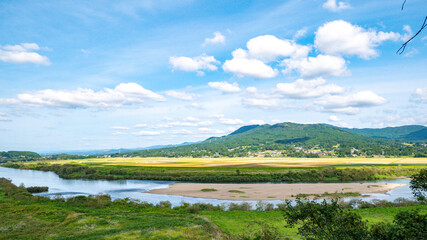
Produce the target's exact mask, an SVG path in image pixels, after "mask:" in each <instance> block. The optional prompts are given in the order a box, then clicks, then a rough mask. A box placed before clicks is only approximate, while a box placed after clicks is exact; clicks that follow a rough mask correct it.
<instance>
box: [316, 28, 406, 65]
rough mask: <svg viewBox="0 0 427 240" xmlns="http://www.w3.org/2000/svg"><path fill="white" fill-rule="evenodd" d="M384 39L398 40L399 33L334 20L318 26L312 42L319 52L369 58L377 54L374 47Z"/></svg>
mask: <svg viewBox="0 0 427 240" xmlns="http://www.w3.org/2000/svg"><path fill="white" fill-rule="evenodd" d="M386 40H393V41H398V40H400V34H399V33H394V32H382V31H380V32H376V31H375V30H373V29H369V30H366V29H364V28H362V27H359V26H357V25H352V24H351V23H349V22H346V21H343V20H336V21H332V22H328V23H325V24H324V25H323V26H321V27H319V29H318V30H317V32H316V37H315V40H314V44H315V46H316V47H317V48H318V49H319V50H320V51H321V52H323V53H326V54H329V55H347V56H352V55H356V56H359V57H360V58H363V59H370V58H373V57H376V56H378V52H377V50H376V49H375V47H377V46H378V45H379V44H381V43H382V42H383V41H386Z"/></svg>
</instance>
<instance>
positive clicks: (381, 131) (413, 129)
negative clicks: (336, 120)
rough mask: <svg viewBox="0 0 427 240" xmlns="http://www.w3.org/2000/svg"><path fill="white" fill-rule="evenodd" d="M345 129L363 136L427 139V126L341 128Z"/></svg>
mask: <svg viewBox="0 0 427 240" xmlns="http://www.w3.org/2000/svg"><path fill="white" fill-rule="evenodd" d="M341 129H342V130H344V131H347V132H352V133H356V134H359V135H362V136H368V137H373V138H384V139H396V140H406V141H427V127H424V126H421V125H408V126H401V127H386V128H341Z"/></svg>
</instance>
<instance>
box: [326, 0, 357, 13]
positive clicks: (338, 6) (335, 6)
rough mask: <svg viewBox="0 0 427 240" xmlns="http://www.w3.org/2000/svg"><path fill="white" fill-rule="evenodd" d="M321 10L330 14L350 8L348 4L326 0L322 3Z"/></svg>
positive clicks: (335, 0)
mask: <svg viewBox="0 0 427 240" xmlns="http://www.w3.org/2000/svg"><path fill="white" fill-rule="evenodd" d="M322 6H323V8H324V9H327V10H329V11H332V12H339V11H342V10H345V9H349V8H351V6H350V4H349V3H346V2H337V0H327V1H326V2H325V3H323V5H322Z"/></svg>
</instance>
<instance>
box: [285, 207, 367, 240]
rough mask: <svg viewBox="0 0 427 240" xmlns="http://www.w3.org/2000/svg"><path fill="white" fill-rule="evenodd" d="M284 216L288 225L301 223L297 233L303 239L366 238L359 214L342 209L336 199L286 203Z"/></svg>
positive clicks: (292, 225)
mask: <svg viewBox="0 0 427 240" xmlns="http://www.w3.org/2000/svg"><path fill="white" fill-rule="evenodd" d="M284 217H285V220H286V222H287V224H288V226H289V227H294V226H295V225H296V224H298V223H301V225H302V226H301V227H299V228H298V233H299V234H300V235H301V236H303V237H304V238H305V239H366V237H367V235H368V232H367V224H366V222H365V221H362V218H361V217H360V215H358V214H356V213H354V212H348V211H344V210H343V209H342V208H341V207H340V205H339V204H338V202H337V201H335V200H334V201H332V202H331V203H328V202H326V201H323V202H321V203H316V202H314V201H307V202H304V201H301V200H299V199H297V203H296V206H292V204H291V202H288V203H287V207H286V210H285V211H284Z"/></svg>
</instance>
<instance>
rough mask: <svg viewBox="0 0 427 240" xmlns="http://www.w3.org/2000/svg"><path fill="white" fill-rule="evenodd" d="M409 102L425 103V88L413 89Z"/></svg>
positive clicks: (426, 89) (426, 90) (426, 95)
mask: <svg viewBox="0 0 427 240" xmlns="http://www.w3.org/2000/svg"><path fill="white" fill-rule="evenodd" d="M411 100H412V101H415V102H425V103H427V87H426V88H417V89H415V91H414V93H413V94H412V96H411Z"/></svg>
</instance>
